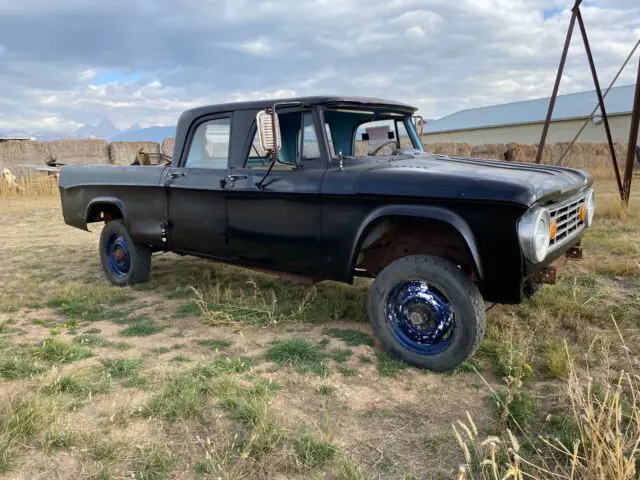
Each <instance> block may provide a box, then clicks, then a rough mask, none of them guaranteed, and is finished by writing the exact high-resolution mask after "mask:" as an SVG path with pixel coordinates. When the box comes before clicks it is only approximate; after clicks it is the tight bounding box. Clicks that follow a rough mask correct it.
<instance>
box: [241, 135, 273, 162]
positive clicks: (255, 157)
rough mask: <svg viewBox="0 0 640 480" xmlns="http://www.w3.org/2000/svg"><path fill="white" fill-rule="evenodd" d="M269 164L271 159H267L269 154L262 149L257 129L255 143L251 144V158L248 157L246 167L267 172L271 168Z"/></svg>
mask: <svg viewBox="0 0 640 480" xmlns="http://www.w3.org/2000/svg"><path fill="white" fill-rule="evenodd" d="M269 162H270V160H269V157H267V152H265V151H264V150H262V148H261V147H260V140H259V138H258V130H257V129H256V133H255V135H254V136H253V142H252V143H251V148H250V149H249V156H248V157H247V162H246V164H245V167H246V168H254V169H258V170H260V169H262V170H265V169H266V168H267V167H268V166H269Z"/></svg>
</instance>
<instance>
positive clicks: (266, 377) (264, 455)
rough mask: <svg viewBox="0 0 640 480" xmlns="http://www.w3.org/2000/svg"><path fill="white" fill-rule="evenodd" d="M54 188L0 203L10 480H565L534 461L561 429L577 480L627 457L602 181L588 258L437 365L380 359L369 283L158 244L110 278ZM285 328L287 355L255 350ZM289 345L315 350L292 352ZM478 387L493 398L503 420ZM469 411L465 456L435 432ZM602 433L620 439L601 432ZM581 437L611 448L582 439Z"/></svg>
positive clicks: (628, 323) (616, 300) (627, 246)
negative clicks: (121, 275) (116, 279)
mask: <svg viewBox="0 0 640 480" xmlns="http://www.w3.org/2000/svg"><path fill="white" fill-rule="evenodd" d="M46 181H48V182H51V179H48V180H46ZM49 187H50V188H49V194H48V195H47V194H46V193H44V192H46V191H47V187H46V185H44V186H43V189H42V192H41V193H37V194H35V195H24V193H26V192H28V191H30V190H25V191H24V192H23V194H19V193H17V192H14V193H7V195H4V194H3V196H2V198H1V199H0V224H1V225H2V228H1V229H0V284H2V289H1V290H0V411H2V412H6V411H8V410H9V409H10V408H16V409H17V410H16V412H17V413H18V414H20V415H17V416H16V415H14V416H12V418H17V419H19V424H18V423H15V421H14V420H12V422H13V423H12V428H13V426H15V425H20V429H19V430H16V429H12V430H11V431H12V432H18V431H20V432H23V433H21V436H16V435H14V434H10V435H8V434H7V432H8V431H9V430H8V429H7V428H5V427H6V426H5V427H2V428H5V430H2V428H0V470H1V469H4V470H7V472H6V475H7V478H38V477H41V476H43V475H45V474H46V475H49V476H51V477H55V478H61V479H75V478H81V477H82V476H86V477H94V478H108V477H115V478H125V477H131V475H132V474H133V475H135V476H136V477H137V478H158V479H162V478H192V477H196V476H198V475H203V476H206V475H209V476H211V475H214V477H213V478H217V477H218V476H220V477H222V478H234V477H233V475H236V476H237V477H240V478H249V479H252V478H256V479H258V478H345V479H346V478H354V479H359V478H360V479H364V478H367V479H369V478H380V479H382V478H384V479H387V478H392V479H399V480H400V479H405V480H406V479H409V478H428V479H431V478H442V479H445V478H455V475H456V474H457V473H458V472H457V470H458V465H460V464H464V463H469V464H470V465H473V464H474V461H475V460H476V457H479V456H482V455H484V454H485V453H486V457H484V456H483V457H482V458H484V459H488V460H491V461H493V462H494V463H495V465H496V466H497V468H498V469H502V470H501V471H502V472H504V471H505V469H508V468H512V469H515V468H516V467H517V468H519V469H520V470H526V469H531V468H533V467H531V466H529V465H528V463H532V464H533V463H535V464H536V465H539V466H540V468H543V469H545V470H544V471H543V470H536V471H535V472H533V473H532V475H534V478H541V479H545V480H546V479H547V478H571V477H550V476H548V473H545V471H546V472H557V475H565V476H566V474H567V470H566V468H565V467H566V465H569V464H570V463H569V462H570V461H571V460H570V459H569V457H568V456H567V454H566V452H565V453H562V452H561V451H560V450H561V447H560V446H559V444H558V443H557V442H555V440H554V438H556V437H558V438H560V439H561V440H562V445H563V446H567V445H568V447H569V448H568V451H569V452H571V453H572V454H573V452H574V450H573V447H572V445H573V443H572V442H573V440H574V439H578V440H579V441H580V443H579V449H578V456H577V457H576V460H574V463H575V465H576V475H575V477H574V478H576V479H577V478H588V477H585V476H584V475H586V474H585V473H584V472H585V471H586V470H585V469H587V470H588V469H590V468H591V465H592V464H591V463H588V462H598V466H599V467H598V468H601V471H602V472H603V475H604V478H607V475H608V472H611V471H612V469H613V468H626V467H625V465H627V466H628V465H630V459H632V458H635V457H637V455H636V454H635V453H634V450H633V448H627V447H628V446H629V445H630V443H631V442H632V440H633V438H635V437H634V435H636V433H637V431H636V430H634V429H636V427H635V425H637V423H638V422H637V419H636V416H637V411H638V409H637V408H636V404H635V400H634V397H633V396H631V395H630V394H631V392H636V390H634V389H635V388H636V387H635V386H632V385H631V383H629V379H631V380H632V381H633V382H635V378H634V377H633V375H631V377H628V376H623V377H620V376H619V372H620V371H621V370H622V369H624V370H625V371H628V372H633V370H631V369H630V367H629V366H628V365H629V362H632V363H633V362H637V359H638V355H639V353H640V347H638V345H640V341H638V340H639V339H638V336H639V334H638V318H637V311H639V310H640V303H639V302H640V281H639V278H640V266H638V267H637V270H634V268H636V267H633V261H634V260H637V259H638V258H639V254H640V251H639V250H638V249H637V248H636V245H637V244H638V245H640V213H639V212H640V209H639V208H638V207H640V195H637V194H636V195H634V198H633V208H632V209H630V210H629V211H628V212H627V211H626V210H625V209H623V207H622V206H621V205H620V204H619V203H617V201H616V200H615V199H616V198H617V197H616V196H617V192H616V188H615V186H614V185H613V183H612V182H609V181H606V182H598V184H597V186H596V188H597V202H598V211H597V217H596V224H595V226H594V228H593V229H592V231H590V232H589V235H588V236H587V238H586V239H585V258H584V260H583V261H582V262H577V263H572V264H570V265H569V266H568V268H567V270H566V271H565V272H564V274H563V277H562V280H561V282H560V283H559V284H558V285H556V286H554V287H545V288H544V289H543V290H542V291H541V292H540V293H539V294H538V296H536V297H535V298H534V299H532V300H529V301H527V302H525V303H524V304H523V305H520V306H513V307H497V308H496V309H493V310H492V311H491V312H490V314H489V315H490V319H489V322H488V325H487V327H488V332H487V337H486V339H485V341H484V342H483V343H482V345H481V349H480V352H479V353H478V354H477V355H476V357H475V358H474V359H473V360H472V362H469V363H467V364H464V365H463V366H462V367H461V368H460V369H459V370H458V371H456V372H453V373H451V374H447V375H439V374H433V373H428V372H421V371H418V370H415V369H411V368H406V366H403V365H396V364H391V362H390V360H389V359H388V358H387V357H386V356H384V355H383V354H382V353H381V352H379V351H378V350H377V349H376V348H375V347H372V346H370V344H369V341H370V339H371V330H370V329H369V327H368V326H367V325H366V323H364V322H365V321H366V318H365V317H366V315H365V313H364V312H365V310H364V308H363V305H364V300H365V299H366V292H367V285H366V282H364V283H358V284H356V285H354V286H343V285H337V284H333V283H331V282H325V283H322V284H319V285H316V286H315V287H314V288H310V287H308V286H305V285H298V284H295V283H291V282H288V283H282V282H281V281H279V280H278V279H276V278H273V277H267V276H263V275H259V274H255V273H253V272H249V271H245V270H239V269H236V268H233V267H229V266H222V265H217V264H214V263H211V262H207V261H204V260H200V259H195V258H188V257H178V256H174V255H171V254H167V255H161V256H154V259H153V269H152V278H151V281H150V282H149V283H148V284H145V285H142V286H140V287H137V288H131V287H127V288H116V287H113V286H111V285H109V284H108V283H106V282H105V280H104V279H103V275H102V272H101V267H100V264H99V260H98V254H97V240H98V236H99V231H100V227H99V226H97V225H96V226H95V230H96V231H94V232H92V233H87V232H81V231H79V230H75V229H72V228H70V227H67V226H65V225H64V223H63V221H62V218H61V215H60V210H59V197H58V195H57V192H56V188H55V183H51V184H50V185H49ZM636 187H637V185H636ZM636 191H637V189H636ZM622 212H626V213H622ZM190 286H193V287H194V288H195V289H196V290H197V292H200V293H201V296H197V295H195V293H194V292H193V290H191V289H190V288H189V287H190ZM238 299H241V302H240V301H239V300H238ZM234 300H235V301H234ZM240 303H241V304H240ZM611 314H613V315H614V318H615V319H616V322H617V323H618V324H619V325H620V330H621V332H622V334H623V336H624V337H625V338H627V339H628V345H627V349H628V350H626V351H627V352H628V357H627V354H626V353H625V349H623V348H622V349H621V348H619V342H616V341H615V339H617V338H618V334H617V331H616V328H615V326H614V324H613V323H612V321H611ZM326 327H329V328H326ZM336 329H337V330H339V331H340V330H347V333H346V334H344V335H343V334H341V335H339V338H343V339H342V340H341V339H339V338H335V336H334V335H336V333H335V330H336ZM125 332H126V334H127V335H130V334H133V333H135V334H139V335H145V336H134V337H132V336H123V335H124V333H125ZM153 332H155V333H153ZM332 332H333V333H332ZM343 333H344V332H343ZM563 338H566V339H567V346H568V347H569V350H570V351H571V352H573V356H572V357H571V358H572V362H571V365H570V367H569V366H568V368H569V370H568V371H569V374H568V378H564V377H565V370H564V364H562V362H563V361H564V358H565V356H564V355H563V356H562V361H559V360H558V359H556V361H554V362H553V364H554V367H553V369H550V367H549V365H550V360H549V351H550V350H549V349H550V346H549V341H550V339H563ZM282 339H290V340H291V342H289V343H287V344H284V346H288V348H289V350H287V351H285V352H284V353H283V352H282V351H280V352H279V353H280V355H283V354H286V355H288V356H289V357H290V358H289V357H287V358H286V359H285V360H286V361H284V360H283V363H282V364H280V363H278V362H276V361H268V360H266V358H267V356H268V352H270V351H271V353H272V357H273V358H276V357H275V356H274V355H273V354H274V352H273V351H272V348H273V343H272V342H274V341H276V340H282ZM344 339H350V340H354V339H355V340H356V341H355V342H354V343H355V345H353V344H347V343H345V342H346V341H347V340H344ZM43 340H47V342H46V345H47V350H46V351H42V350H41V349H40V344H41V342H42V341H43ZM52 340H53V341H52ZM279 345H280V346H281V347H282V346H283V344H282V343H281V344H279ZM74 347H75V348H81V349H90V350H91V353H92V355H93V356H92V357H89V358H82V357H83V355H85V353H83V352H84V350H82V351H78V350H74ZM293 347H295V348H293ZM281 350H282V349H281ZM349 351H350V352H349ZM296 352H297V353H296ZM334 352H338V353H341V354H344V355H345V357H344V358H346V360H345V359H343V360H341V362H342V363H338V361H337V360H335V359H334V357H333V356H332V355H333V353H334ZM303 354H304V355H310V358H312V360H311V361H309V360H307V361H298V363H296V356H295V355H298V356H301V355H303ZM336 358H338V357H336ZM566 358H567V359H568V358H569V357H568V356H567V357H566ZM314 359H315V360H314ZM587 360H588V361H587ZM67 361H68V362H71V363H65V362H67ZM314 361H315V363H313V362H314ZM305 362H306V363H305ZM107 367H108V368H107ZM383 367H384V370H382V368H383ZM391 367H394V368H391ZM587 367H588V368H587ZM474 369H478V370H479V371H481V373H482V376H483V378H484V379H485V380H486V384H485V383H484V382H483V381H482V379H480V377H478V376H477V375H475V374H473V373H469V372H472V371H473V370H474ZM551 370H553V372H551ZM382 371H384V373H385V375H386V374H389V372H392V373H391V374H392V375H393V376H390V377H388V376H383V375H382V373H381V372H382ZM612 373H614V374H613V375H612ZM589 378H591V379H592V382H591V384H589ZM620 378H622V380H623V382H622V383H621V384H620V386H619V385H618V381H619V380H620ZM507 385H508V386H507ZM492 391H494V392H496V393H497V394H498V396H499V397H500V398H501V399H504V400H506V403H507V404H508V405H507V407H508V408H507V409H506V418H504V415H505V409H501V408H496V407H495V405H494V402H492V401H490V399H491V398H492V397H493V393H492ZM607 392H609V393H608V394H607ZM618 392H619V394H618ZM634 395H635V393H634ZM16 399H24V400H25V401H26V403H25V404H24V405H22V406H20V405H21V404H17V403H14V402H15V401H16ZM18 407H19V408H18ZM589 408H591V410H589ZM620 409H622V414H621V415H620V414H619V413H616V412H619V411H620ZM465 411H469V412H470V414H471V416H472V418H473V419H474V426H472V425H471V424H470V422H469V420H468V419H467V420H465V422H464V423H465V424H466V428H467V429H468V430H469V431H470V432H471V435H472V436H473V438H475V441H477V442H478V443H482V442H484V441H485V440H486V439H487V437H488V436H489V437H490V438H491V440H488V441H487V442H486V443H485V444H484V445H483V446H481V445H477V446H476V448H477V452H478V453H474V450H473V449H474V447H472V446H471V444H470V443H469V442H471V439H470V437H469V435H468V434H467V432H466V431H465V430H464V428H463V427H461V426H460V425H459V424H458V425H457V428H458V433H459V435H460V436H461V438H462V439H463V440H465V441H466V442H467V443H468V444H469V445H468V449H469V451H470V453H471V456H472V458H471V461H469V460H468V459H465V453H464V451H463V450H461V449H460V448H459V447H458V446H457V442H456V438H455V436H454V435H453V434H452V433H451V426H450V424H451V421H452V419H458V418H460V419H465ZM576 412H580V414H581V415H582V416H584V418H585V421H584V425H579V424H577V423H578V422H577V421H576V420H575V419H576V418H578V417H577V413H576ZM548 418H551V420H547V419H548ZM30 419H34V420H33V421H32V420H30ZM618 419H619V422H618ZM616 422H617V423H616ZM0 423H2V420H1V419H0ZM516 424H517V425H522V426H523V430H524V431H520V430H519V429H518V428H517V427H515V425H516ZM86 425H91V431H89V430H88V429H87V428H85V426H86ZM505 425H506V426H507V428H509V430H510V431H511V432H512V434H513V437H510V435H509V433H508V432H507V431H506V430H505V429H504V426H505ZM605 427H606V428H605ZM622 427H625V428H626V430H622ZM597 428H600V430H598V429H597ZM616 428H619V429H620V431H621V432H622V435H618V436H617V437H615V438H613V440H612V441H609V440H610V439H612V437H611V435H609V434H605V432H610V431H614V432H615V431H616V430H615V429H616ZM3 432H4V433H3ZM634 432H635V433H634ZM596 434H597V435H600V437H598V438H596V439H595V440H594V439H592V437H593V438H595V437H594V436H595V435H596ZM3 435H4V438H3ZM542 439H547V440H548V442H549V443H545V442H544V441H543V440H542ZM583 439H584V440H583ZM596 441H600V442H601V443H602V442H604V443H602V445H600V446H599V447H598V448H599V449H600V450H599V451H601V452H603V453H602V455H604V454H606V459H605V458H604V457H602V455H598V454H596V453H595V451H592V450H585V448H586V446H588V445H595V444H596ZM2 442H4V445H6V448H5V449H4V450H3V448H4V447H2ZM607 442H608V443H607ZM492 443H493V444H494V445H493V446H492ZM509 449H511V451H513V452H515V453H516V454H517V457H516V456H512V457H511V458H512V459H513V460H515V459H516V458H518V462H519V463H518V464H517V465H514V462H513V461H511V460H510V457H509V456H508V453H509ZM536 450H537V451H539V452H541V453H542V455H541V456H540V455H538V454H537V453H536ZM614 450H615V451H618V452H621V454H617V456H616V455H613V454H609V453H607V452H613V451H614ZM5 451H6V452H10V455H8V456H7V455H5V454H4V452H5ZM492 451H493V454H492V453H491V452H492ZM492 455H493V456H492ZM538 462H539V463H538ZM578 462H582V463H578ZM485 466H486V467H487V468H488V470H487V472H488V474H491V472H492V470H493V466H492V464H491V463H487V464H485ZM580 469H582V470H580ZM526 471H529V470H526ZM471 473H473V474H476V472H472V471H470V469H468V470H467V473H466V475H467V476H468V475H469V474H471ZM569 473H570V472H569ZM536 476H537V477H536ZM474 478H483V477H474ZM488 478H493V477H488ZM499 478H502V476H501V477H499ZM619 478H621V479H624V478H625V477H619Z"/></svg>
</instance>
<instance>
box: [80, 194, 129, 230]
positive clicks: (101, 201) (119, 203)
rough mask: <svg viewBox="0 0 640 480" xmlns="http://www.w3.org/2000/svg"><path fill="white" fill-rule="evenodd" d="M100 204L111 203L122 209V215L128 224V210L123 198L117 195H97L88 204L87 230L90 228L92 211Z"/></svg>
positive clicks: (86, 212) (86, 215) (86, 213)
mask: <svg viewBox="0 0 640 480" xmlns="http://www.w3.org/2000/svg"><path fill="white" fill-rule="evenodd" d="M98 205H110V206H113V207H115V208H117V209H118V210H119V211H120V214H121V217H122V219H123V220H124V221H125V225H126V222H127V220H126V218H127V217H126V211H125V208H124V203H123V202H122V200H120V199H119V198H116V197H96V198H94V199H92V200H91V201H90V202H89V205H87V209H86V211H85V215H84V219H85V230H88V228H87V223H89V217H90V213H91V211H92V210H93V209H94V208H95V207H97V206H98Z"/></svg>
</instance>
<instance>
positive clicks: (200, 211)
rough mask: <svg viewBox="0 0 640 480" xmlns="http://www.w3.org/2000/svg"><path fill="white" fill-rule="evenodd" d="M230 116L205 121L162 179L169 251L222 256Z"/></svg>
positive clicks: (224, 253)
mask: <svg viewBox="0 0 640 480" xmlns="http://www.w3.org/2000/svg"><path fill="white" fill-rule="evenodd" d="M230 131H231V117H230V116H216V117H209V118H207V119H205V120H204V121H203V122H202V123H200V124H199V125H197V126H196V128H195V130H193V132H191V133H190V135H191V137H190V139H188V140H187V143H188V145H189V147H188V154H187V156H186V158H185V159H184V160H183V161H182V163H181V165H180V166H179V167H172V168H171V169H170V170H169V172H168V174H167V180H166V184H165V185H166V189H167V201H168V208H169V248H170V249H171V250H174V251H178V252H183V253H193V254H198V255H205V256H210V257H216V258H224V257H225V256H226V244H225V229H226V212H225V199H224V194H223V191H222V186H223V180H224V178H225V176H226V173H227V165H228V158H229V140H230Z"/></svg>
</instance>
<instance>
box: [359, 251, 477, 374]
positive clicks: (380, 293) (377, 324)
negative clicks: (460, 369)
mask: <svg viewBox="0 0 640 480" xmlns="http://www.w3.org/2000/svg"><path fill="white" fill-rule="evenodd" d="M367 310H368V313H369V321H370V322H371V325H372V327H373V330H374V332H375V334H376V336H377V337H378V339H379V340H380V342H381V343H382V345H383V346H384V348H385V350H386V351H387V352H389V353H390V354H391V355H392V356H395V357H398V358H401V359H402V360H404V361H406V362H407V363H409V364H410V365H413V366H416V367H419V368H426V369H429V370H435V371H447V370H451V369H453V368H455V367H456V366H458V365H459V364H460V363H462V362H463V361H465V360H466V359H467V358H469V357H471V356H472V355H473V353H474V352H475V351H476V349H477V348H478V346H479V345H480V341H481V340H482V337H483V335H484V329H485V310H484V301H483V299H482V296H481V295H480V292H479V290H478V287H477V286H476V285H475V284H474V283H473V282H472V281H471V279H470V278H469V277H468V276H467V275H466V274H465V273H464V272H463V271H462V270H460V269H459V268H458V267H457V266H456V265H455V264H453V263H451V262H449V261H447V260H444V259H442V258H439V257H434V256H430V255H413V256H408V257H403V258H400V259H398V260H396V261H394V262H392V263H391V264H389V265H388V266H387V267H385V268H384V269H383V270H382V271H381V272H380V274H378V276H377V277H376V279H375V280H374V282H373V284H372V286H371V290H370V291H369V299H368V305H367Z"/></svg>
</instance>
